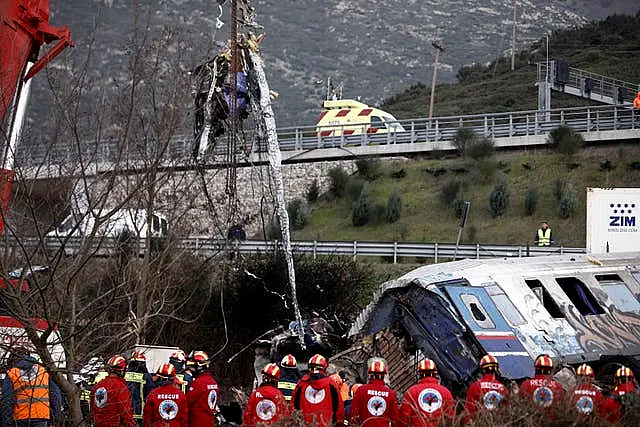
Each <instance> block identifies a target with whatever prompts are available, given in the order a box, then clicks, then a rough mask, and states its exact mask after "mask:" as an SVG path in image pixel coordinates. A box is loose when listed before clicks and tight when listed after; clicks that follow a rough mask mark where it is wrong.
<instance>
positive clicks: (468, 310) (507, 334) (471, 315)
mask: <svg viewBox="0 0 640 427" xmlns="http://www.w3.org/2000/svg"><path fill="white" fill-rule="evenodd" d="M442 289H443V290H444V291H445V292H446V293H447V295H448V296H449V299H450V300H451V302H452V303H453V305H454V306H455V307H456V309H457V310H458V312H459V313H460V315H461V316H462V318H463V319H464V321H465V323H466V324H467V325H468V326H469V328H471V330H472V332H473V334H474V335H475V337H476V338H477V339H478V342H479V343H480V345H481V346H482V348H483V349H484V350H485V351H486V352H487V353H489V354H491V355H493V356H495V357H496V358H497V359H498V361H499V362H500V371H501V372H502V374H503V375H504V376H505V377H507V378H510V379H520V378H526V377H531V376H533V360H532V359H531V356H530V355H529V353H528V352H527V351H526V349H525V348H524V346H523V345H522V343H521V342H520V340H518V337H517V336H516V334H515V333H514V331H513V330H512V329H511V327H510V326H509V325H508V324H507V322H506V320H505V318H504V316H503V315H502V313H500V310H498V308H497V307H496V305H495V304H494V302H493V301H492V300H491V298H490V297H489V294H488V293H487V291H486V290H485V289H484V288H479V287H471V286H443V287H442Z"/></svg>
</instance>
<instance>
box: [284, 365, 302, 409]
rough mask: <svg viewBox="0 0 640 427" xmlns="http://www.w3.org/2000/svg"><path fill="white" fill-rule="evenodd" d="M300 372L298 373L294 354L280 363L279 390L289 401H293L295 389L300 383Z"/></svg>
mask: <svg viewBox="0 0 640 427" xmlns="http://www.w3.org/2000/svg"><path fill="white" fill-rule="evenodd" d="M301 377H302V375H300V371H298V362H297V361H296V358H295V357H293V355H292V354H287V355H286V356H284V357H283V358H282V360H281V361H280V379H279V380H278V389H279V390H280V391H281V392H282V394H283V395H284V398H285V399H287V401H290V400H291V396H292V395H293V389H295V388H296V384H298V381H300V378H301Z"/></svg>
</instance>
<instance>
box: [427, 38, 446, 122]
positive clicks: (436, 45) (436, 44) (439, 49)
mask: <svg viewBox="0 0 640 427" xmlns="http://www.w3.org/2000/svg"><path fill="white" fill-rule="evenodd" d="M431 45H432V46H433V47H434V48H435V49H436V59H435V61H434V63H433V80H431V99H430V101H429V120H431V117H433V101H434V94H435V91H436V76H437V75H438V64H439V63H440V52H444V48H443V47H442V46H440V44H439V42H438V41H434V42H431Z"/></svg>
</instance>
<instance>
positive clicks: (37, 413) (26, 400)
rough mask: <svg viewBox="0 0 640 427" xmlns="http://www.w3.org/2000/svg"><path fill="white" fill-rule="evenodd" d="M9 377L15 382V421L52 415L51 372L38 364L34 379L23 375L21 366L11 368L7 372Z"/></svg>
mask: <svg viewBox="0 0 640 427" xmlns="http://www.w3.org/2000/svg"><path fill="white" fill-rule="evenodd" d="M7 377H8V378H9V379H10V380H11V382H12V383H13V395H14V398H15V405H14V407H13V419H14V420H15V421H19V420H30V419H45V420H48V419H49V418H50V417H51V411H50V407H49V374H48V373H47V371H46V370H45V369H44V368H43V367H42V366H38V373H37V374H36V377H35V378H34V379H33V380H29V379H28V378H24V377H23V376H21V374H20V369H19V368H12V369H10V370H9V372H7Z"/></svg>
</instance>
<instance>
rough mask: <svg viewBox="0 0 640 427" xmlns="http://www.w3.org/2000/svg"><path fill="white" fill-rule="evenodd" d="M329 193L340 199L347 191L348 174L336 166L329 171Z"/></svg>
mask: <svg viewBox="0 0 640 427" xmlns="http://www.w3.org/2000/svg"><path fill="white" fill-rule="evenodd" d="M329 182H330V184H329V191H331V194H333V195H334V196H336V197H338V198H339V197H342V196H344V194H345V191H346V189H347V183H348V182H349V174H347V172H346V171H345V170H344V169H343V168H341V167H340V166H336V167H334V168H331V169H329Z"/></svg>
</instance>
